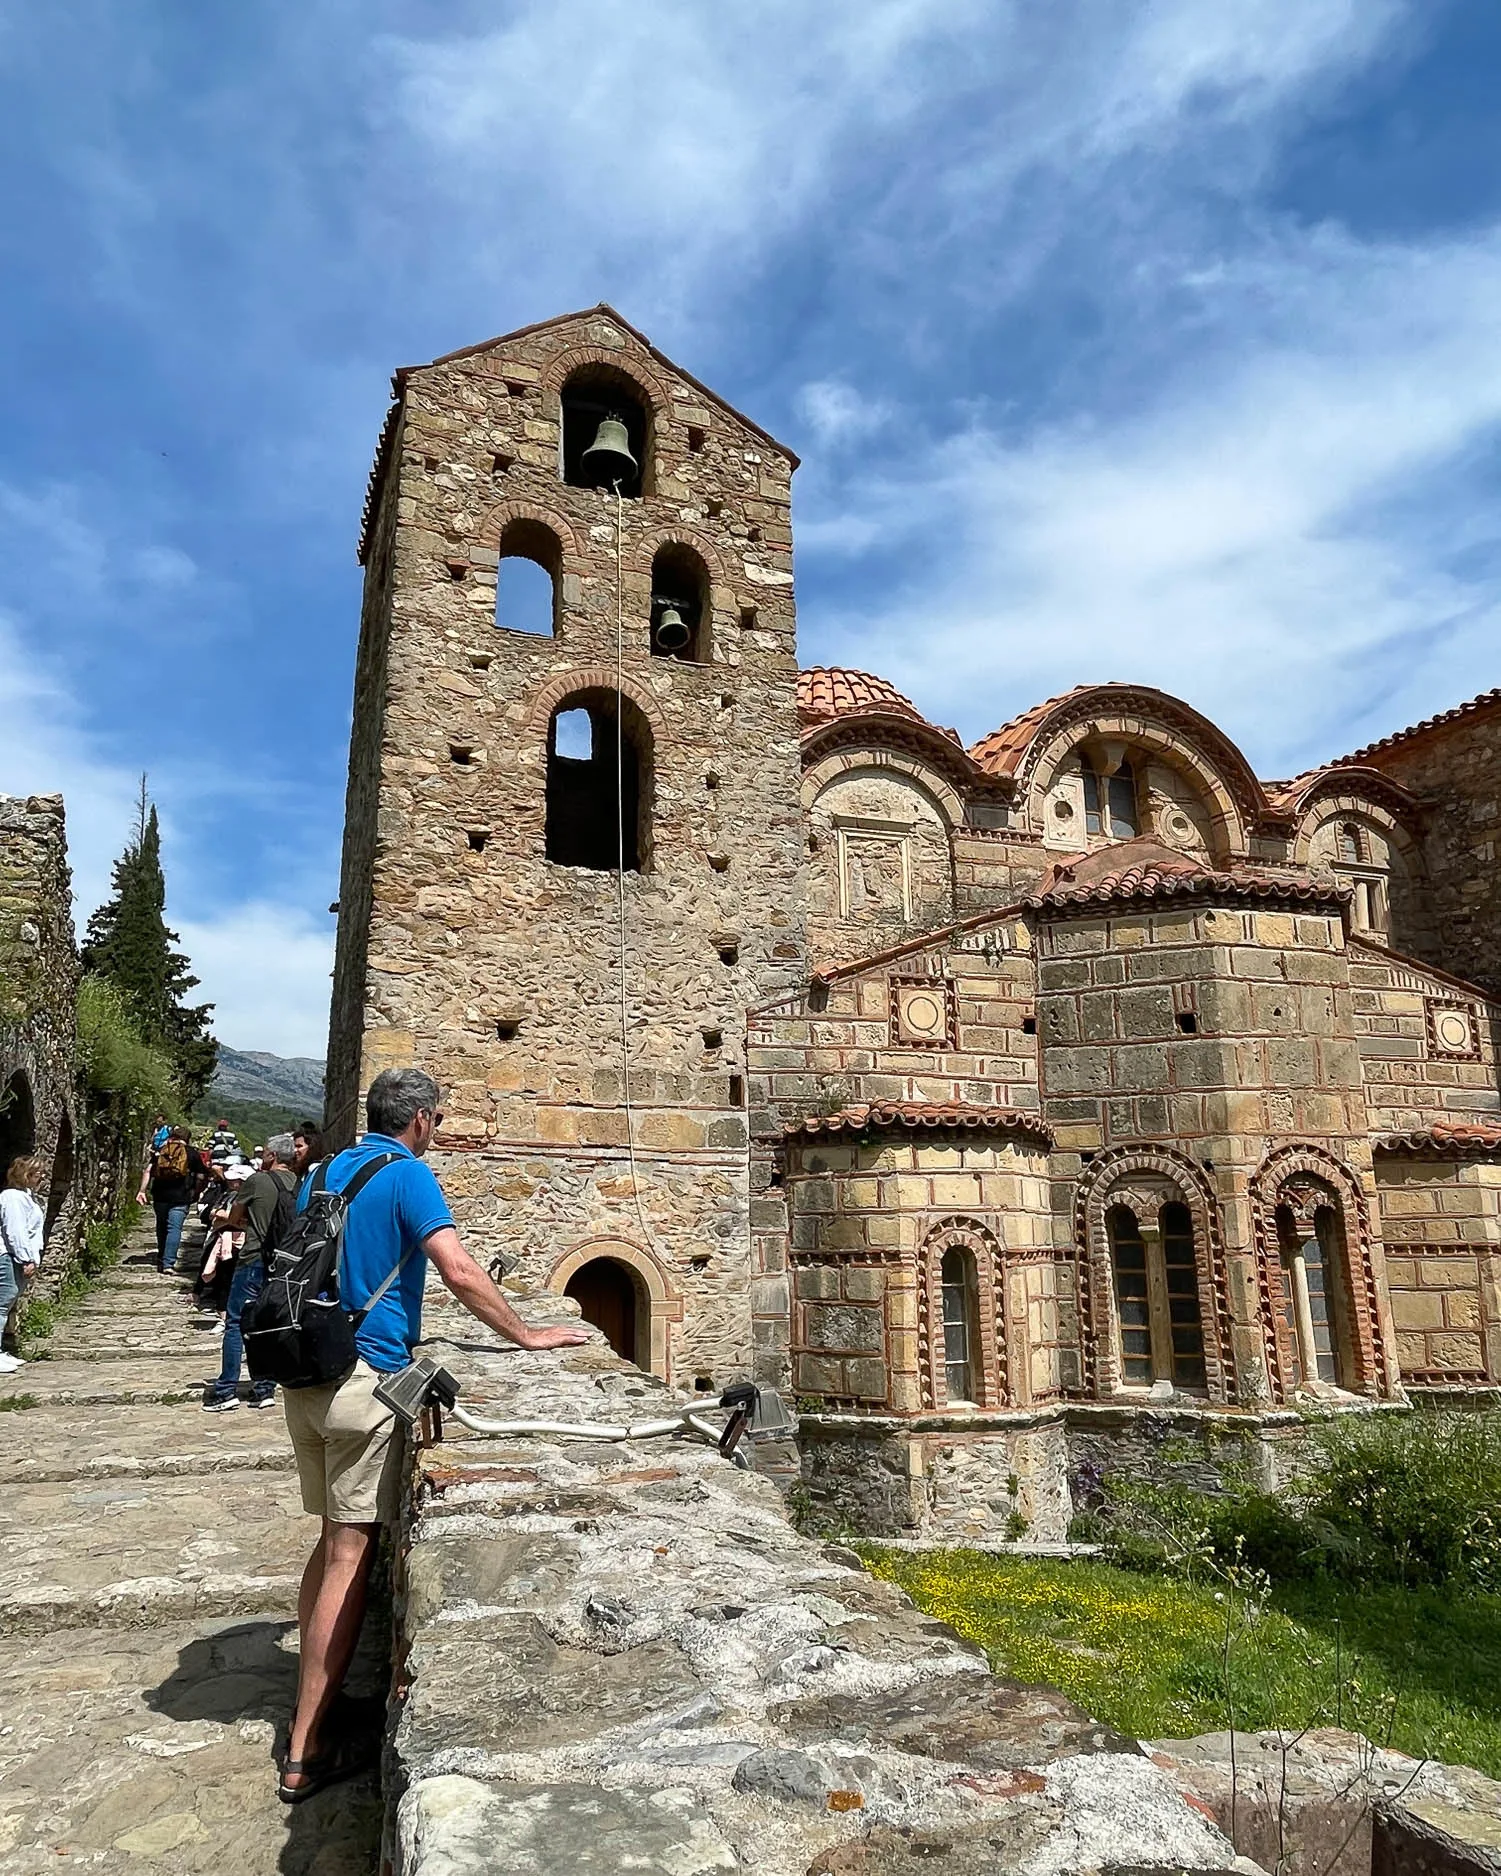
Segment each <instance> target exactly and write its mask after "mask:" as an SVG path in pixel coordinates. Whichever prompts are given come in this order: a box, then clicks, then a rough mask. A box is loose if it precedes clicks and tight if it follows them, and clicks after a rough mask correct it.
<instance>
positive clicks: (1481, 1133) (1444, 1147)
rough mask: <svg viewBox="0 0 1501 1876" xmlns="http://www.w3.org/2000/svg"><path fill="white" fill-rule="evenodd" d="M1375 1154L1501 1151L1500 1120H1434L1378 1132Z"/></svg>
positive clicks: (1477, 1154)
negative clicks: (1410, 1128) (1411, 1128)
mask: <svg viewBox="0 0 1501 1876" xmlns="http://www.w3.org/2000/svg"><path fill="white" fill-rule="evenodd" d="M1371 1145H1372V1146H1373V1147H1374V1148H1375V1150H1376V1151H1377V1152H1378V1153H1435V1154H1441V1155H1443V1156H1445V1157H1449V1156H1470V1155H1475V1156H1479V1155H1483V1154H1487V1153H1501V1121H1484V1122H1471V1121H1448V1120H1436V1121H1435V1122H1434V1123H1433V1125H1432V1126H1431V1127H1424V1128H1420V1129H1418V1130H1416V1131H1414V1132H1412V1133H1378V1134H1377V1135H1376V1136H1375V1137H1374V1138H1373V1139H1372V1141H1371Z"/></svg>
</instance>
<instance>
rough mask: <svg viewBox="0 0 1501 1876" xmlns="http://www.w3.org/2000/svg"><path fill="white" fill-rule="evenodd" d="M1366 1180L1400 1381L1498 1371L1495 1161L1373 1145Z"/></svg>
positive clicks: (1500, 1170)
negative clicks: (1377, 1216)
mask: <svg viewBox="0 0 1501 1876" xmlns="http://www.w3.org/2000/svg"><path fill="white" fill-rule="evenodd" d="M1376 1180H1377V1185H1378V1188H1379V1190H1380V1194H1381V1216H1382V1230H1383V1233H1384V1235H1385V1238H1386V1281H1387V1286H1388V1288H1389V1290H1390V1292H1391V1304H1392V1324H1393V1327H1394V1328H1395V1330H1396V1336H1397V1359H1398V1361H1399V1362H1400V1363H1401V1366H1402V1379H1403V1381H1404V1383H1405V1384H1406V1385H1408V1386H1417V1387H1455V1386H1463V1385H1479V1384H1485V1383H1494V1382H1498V1381H1501V1164H1497V1163H1496V1162H1495V1160H1494V1159H1490V1160H1484V1159H1467V1158H1459V1157H1448V1156H1441V1155H1439V1154H1436V1153H1427V1154H1424V1153H1407V1154H1404V1153H1398V1152H1383V1153H1379V1154H1378V1155H1377V1156H1376Z"/></svg>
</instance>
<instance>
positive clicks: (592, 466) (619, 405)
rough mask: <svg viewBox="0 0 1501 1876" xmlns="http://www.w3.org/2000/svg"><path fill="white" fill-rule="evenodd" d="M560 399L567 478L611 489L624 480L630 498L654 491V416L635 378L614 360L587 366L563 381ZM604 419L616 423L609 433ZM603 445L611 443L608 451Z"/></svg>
mask: <svg viewBox="0 0 1501 1876" xmlns="http://www.w3.org/2000/svg"><path fill="white" fill-rule="evenodd" d="M559 401H560V403H561V405H562V415H563V465H562V467H563V480H564V481H565V482H567V483H569V484H570V485H571V486H572V487H574V488H606V489H608V488H614V487H616V486H617V485H618V487H619V489H620V493H621V494H622V495H625V496H628V497H634V496H637V495H640V494H642V493H643V492H645V493H648V494H649V493H650V492H651V480H650V478H651V455H650V451H651V421H650V414H649V411H648V407H647V404H646V400H645V398H644V397H643V396H642V393H641V389H640V386H639V385H637V383H636V382H635V380H634V379H633V378H629V377H627V376H626V374H625V373H624V372H623V371H616V370H614V369H612V368H611V367H610V366H609V365H582V366H580V368H579V369H578V370H577V371H576V372H574V373H573V375H572V376H571V377H570V378H569V380H568V382H567V383H566V384H565V385H564V386H563V389H562V392H561V394H560V399H559ZM602 424H609V425H611V426H612V428H611V429H609V430H607V431H606V432H605V433H604V435H603V436H601V434H600V426H601V425H602ZM615 425H619V426H620V428H619V429H617V428H614V427H613V426H615ZM622 430H623V432H624V440H623V446H622V436H621V431H622ZM602 444H609V445H611V448H610V449H609V450H608V452H606V451H604V450H602V449H601V448H600V447H599V446H600V445H602ZM627 457H628V458H629V459H630V460H629V461H627V460H626V459H627Z"/></svg>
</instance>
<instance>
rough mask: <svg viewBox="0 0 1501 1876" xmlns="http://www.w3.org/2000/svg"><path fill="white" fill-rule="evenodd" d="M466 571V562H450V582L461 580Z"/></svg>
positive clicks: (467, 567) (467, 566)
mask: <svg viewBox="0 0 1501 1876" xmlns="http://www.w3.org/2000/svg"><path fill="white" fill-rule="evenodd" d="M468 571H469V562H468V561H467V560H450V561H449V563H448V577H449V579H450V580H453V581H455V582H457V581H459V580H462V579H463V578H464V576H465V575H466V574H467V573H468Z"/></svg>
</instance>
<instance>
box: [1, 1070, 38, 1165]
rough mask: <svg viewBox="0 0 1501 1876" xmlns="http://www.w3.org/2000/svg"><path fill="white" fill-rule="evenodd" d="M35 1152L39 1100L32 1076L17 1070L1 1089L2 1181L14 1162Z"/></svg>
mask: <svg viewBox="0 0 1501 1876" xmlns="http://www.w3.org/2000/svg"><path fill="white" fill-rule="evenodd" d="M35 1151H36V1097H35V1095H34V1094H33V1093H32V1089H31V1077H30V1076H29V1075H28V1074H27V1073H26V1070H25V1069H24V1068H17V1069H15V1070H14V1071H13V1072H12V1073H11V1074H10V1075H9V1077H8V1078H7V1079H6V1081H5V1084H4V1086H3V1087H0V1178H3V1176H4V1173H5V1171H6V1169H7V1168H8V1167H9V1165H10V1163H11V1161H12V1160H13V1159H17V1158H19V1157H21V1156H22V1155H23V1154H27V1153H34V1152H35Z"/></svg>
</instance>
